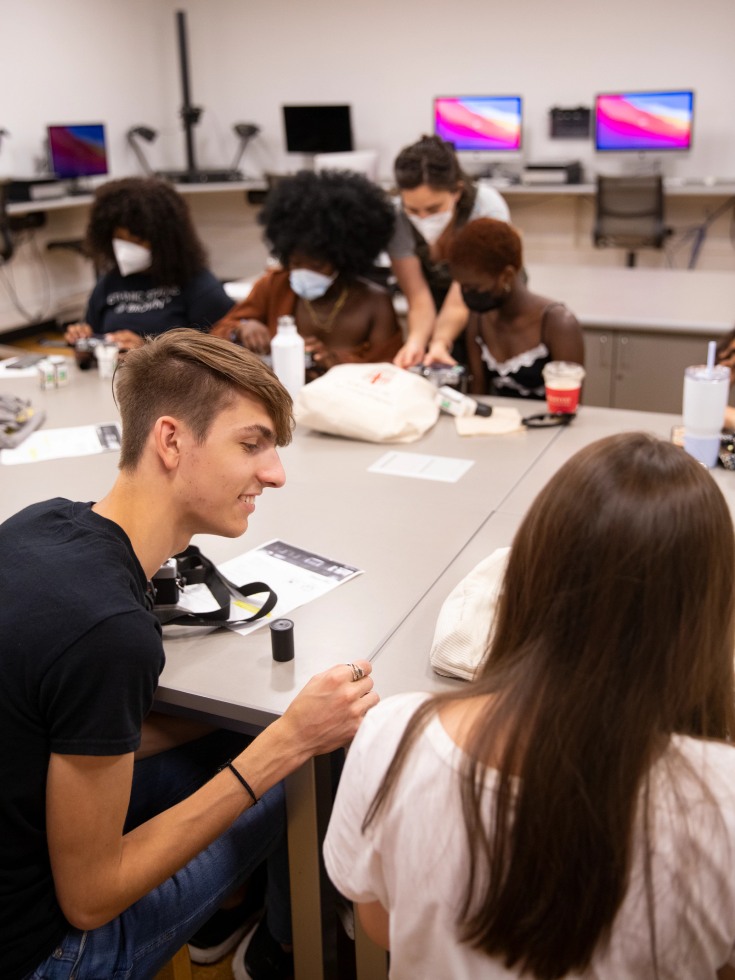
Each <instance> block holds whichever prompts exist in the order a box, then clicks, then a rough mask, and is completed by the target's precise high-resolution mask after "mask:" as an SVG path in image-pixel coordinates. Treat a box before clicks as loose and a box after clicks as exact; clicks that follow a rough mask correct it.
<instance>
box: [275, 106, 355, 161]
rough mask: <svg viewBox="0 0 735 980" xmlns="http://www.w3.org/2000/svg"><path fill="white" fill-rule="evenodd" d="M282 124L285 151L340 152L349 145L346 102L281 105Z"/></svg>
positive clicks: (348, 116)
mask: <svg viewBox="0 0 735 980" xmlns="http://www.w3.org/2000/svg"><path fill="white" fill-rule="evenodd" d="M283 125H284V129H285V132H286V149H287V151H288V152H289V153H344V152H346V151H348V150H351V149H352V121H351V118H350V107H349V106H348V105H285V106H283Z"/></svg>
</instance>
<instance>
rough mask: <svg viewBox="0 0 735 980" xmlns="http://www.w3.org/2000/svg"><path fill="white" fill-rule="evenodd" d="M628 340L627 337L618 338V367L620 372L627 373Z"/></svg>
mask: <svg viewBox="0 0 735 980" xmlns="http://www.w3.org/2000/svg"><path fill="white" fill-rule="evenodd" d="M628 340H629V338H628V337H621V338H620V365H619V367H620V370H621V371H627V370H628V346H629V344H628Z"/></svg>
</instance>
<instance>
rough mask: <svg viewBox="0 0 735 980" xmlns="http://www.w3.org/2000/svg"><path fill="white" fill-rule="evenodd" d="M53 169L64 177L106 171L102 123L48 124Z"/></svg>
mask: <svg viewBox="0 0 735 980" xmlns="http://www.w3.org/2000/svg"><path fill="white" fill-rule="evenodd" d="M47 131H48V150H49V159H50V164H51V169H52V170H53V172H54V173H55V174H56V176H57V177H58V178H59V179H61V180H76V179H77V178H78V177H96V176H98V175H99V174H106V173H107V172H108V171H107V148H106V145H105V127H104V125H103V124H102V123H83V124H74V125H69V126H49V127H48V130H47Z"/></svg>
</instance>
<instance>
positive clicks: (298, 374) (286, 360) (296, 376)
mask: <svg viewBox="0 0 735 980" xmlns="http://www.w3.org/2000/svg"><path fill="white" fill-rule="evenodd" d="M271 358H272V361H273V372H274V374H275V375H276V377H277V378H278V380H279V381H280V382H281V384H282V385H283V387H284V388H285V389H286V391H287V392H288V393H289V395H290V396H291V397H292V398H294V399H295V398H296V396H297V395H298V393H299V391H300V390H301V389H302V388H303V386H304V381H305V380H306V373H305V369H304V338H303V337H302V336H301V334H300V333H299V332H298V330H297V329H296V321H295V320H294V318H293V317H292V316H279V317H278V330H277V332H276V335H275V337H274V338H273V340H271Z"/></svg>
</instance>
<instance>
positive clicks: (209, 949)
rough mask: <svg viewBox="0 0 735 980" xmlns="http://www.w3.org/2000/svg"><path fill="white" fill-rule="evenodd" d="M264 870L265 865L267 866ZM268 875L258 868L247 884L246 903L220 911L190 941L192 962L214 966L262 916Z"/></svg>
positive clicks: (244, 901)
mask: <svg viewBox="0 0 735 980" xmlns="http://www.w3.org/2000/svg"><path fill="white" fill-rule="evenodd" d="M264 870H265V866H264ZM264 901H265V874H264V873H261V872H260V869H258V870H257V871H256V872H255V873H254V874H253V875H252V876H251V877H250V880H249V882H248V890H247V894H246V896H245V898H244V900H243V901H242V902H241V903H240V904H239V905H236V906H235V907H234V908H231V909H217V911H216V912H215V913H214V915H212V916H211V917H210V918H209V919H208V920H207V921H206V922H205V923H204V925H203V926H201V927H200V928H199V929H198V930H197V931H196V932H195V933H194V935H193V936H192V937H191V939H190V940H189V956H190V957H191V960H192V962H193V963H200V964H207V963H215V962H216V961H217V960H219V959H221V958H222V957H223V956H224V955H225V954H226V953H229V952H230V950H231V949H233V948H234V947H235V946H236V945H237V944H238V943H239V942H240V940H241V939H242V937H243V936H244V935H245V933H247V932H251V931H252V930H253V928H254V926H256V925H257V923H258V920H259V919H260V918H261V916H262V915H263V903H264Z"/></svg>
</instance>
